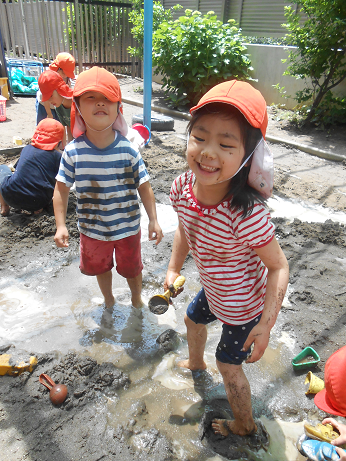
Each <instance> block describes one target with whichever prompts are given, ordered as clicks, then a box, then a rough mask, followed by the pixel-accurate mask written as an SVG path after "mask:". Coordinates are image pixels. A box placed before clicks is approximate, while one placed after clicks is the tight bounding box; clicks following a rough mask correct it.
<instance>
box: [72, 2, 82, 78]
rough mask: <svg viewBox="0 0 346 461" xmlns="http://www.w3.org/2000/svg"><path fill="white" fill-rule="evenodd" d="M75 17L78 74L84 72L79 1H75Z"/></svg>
mask: <svg viewBox="0 0 346 461" xmlns="http://www.w3.org/2000/svg"><path fill="white" fill-rule="evenodd" d="M74 17H75V19H76V41H77V53H78V61H77V62H78V71H79V72H78V73H79V74H80V73H81V72H83V56H82V46H81V30H80V20H79V5H78V0H74Z"/></svg>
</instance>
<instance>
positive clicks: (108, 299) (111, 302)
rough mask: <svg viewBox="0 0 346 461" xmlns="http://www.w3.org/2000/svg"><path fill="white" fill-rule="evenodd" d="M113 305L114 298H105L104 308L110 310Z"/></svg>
mask: <svg viewBox="0 0 346 461" xmlns="http://www.w3.org/2000/svg"><path fill="white" fill-rule="evenodd" d="M114 304H115V299H114V296H112V297H110V298H107V299H106V298H105V305H106V307H108V309H110V308H111V307H113V306H114Z"/></svg>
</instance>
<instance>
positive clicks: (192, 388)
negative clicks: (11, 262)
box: [0, 198, 346, 461]
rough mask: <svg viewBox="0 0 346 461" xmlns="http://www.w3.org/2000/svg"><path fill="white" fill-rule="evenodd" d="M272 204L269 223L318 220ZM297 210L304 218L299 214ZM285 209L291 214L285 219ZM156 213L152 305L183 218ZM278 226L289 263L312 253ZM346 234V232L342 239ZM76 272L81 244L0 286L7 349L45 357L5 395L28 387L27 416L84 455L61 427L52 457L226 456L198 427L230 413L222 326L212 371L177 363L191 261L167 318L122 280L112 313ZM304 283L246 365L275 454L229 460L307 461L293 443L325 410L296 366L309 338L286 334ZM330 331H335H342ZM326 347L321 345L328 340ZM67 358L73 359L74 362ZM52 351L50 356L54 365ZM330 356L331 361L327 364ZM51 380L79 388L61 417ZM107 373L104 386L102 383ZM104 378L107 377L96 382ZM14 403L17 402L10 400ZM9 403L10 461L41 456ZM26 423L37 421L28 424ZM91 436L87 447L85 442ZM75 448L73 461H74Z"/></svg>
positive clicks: (149, 278)
mask: <svg viewBox="0 0 346 461" xmlns="http://www.w3.org/2000/svg"><path fill="white" fill-rule="evenodd" d="M275 204H276V205H277V209H276V210H274V211H273V215H274V216H277V217H278V218H280V219H281V220H283V219H284V220H285V223H286V221H287V223H288V222H291V221H292V220H293V219H294V217H295V216H296V215H295V213H297V212H299V217H300V219H301V220H302V218H304V217H309V219H307V220H308V221H309V220H312V221H314V220H316V221H317V220H318V219H317V218H316V216H315V217H314V215H313V214H312V213H313V212H314V213H321V212H322V210H320V209H319V208H318V207H315V208H312V207H311V206H308V208H309V209H307V208H304V204H303V203H301V202H300V203H298V202H296V203H295V204H294V203H293V202H288V201H283V200H282V199H280V198H274V199H272V202H270V206H271V207H274V208H275ZM294 206H295V209H296V212H293V210H294ZM283 209H285V210H286V215H285V217H283V213H282V210H283ZM297 210H298V211H297ZM324 212H325V211H324ZM280 213H281V214H280ZM158 214H159V221H160V223H161V226H162V227H163V230H164V234H165V239H164V242H163V243H162V244H161V247H160V248H159V249H157V248H155V246H154V245H153V244H152V243H151V242H148V241H146V238H147V236H146V222H145V219H143V220H142V229H143V230H142V232H143V235H142V240H143V243H142V245H143V250H142V253H143V261H144V266H145V269H144V272H143V299H144V300H145V301H146V302H147V301H148V300H149V298H150V297H151V296H152V295H154V294H157V293H161V292H162V284H163V280H164V277H165V271H166V268H167V264H168V260H169V257H170V249H171V245H172V241H173V233H174V229H175V227H176V225H177V221H176V216H175V213H174V212H172V209H171V208H170V207H169V206H165V205H160V206H159V207H158ZM331 217H332V216H331V214H329V215H328V212H327V217H324V218H323V219H322V218H321V221H324V220H325V219H331ZM333 219H340V220H341V221H340V222H342V223H343V222H345V215H339V216H336V217H335V216H333ZM336 225H337V226H339V224H335V225H333V224H331V227H332V228H333V229H334V228H335V226H336ZM277 226H278V232H279V240H280V239H281V242H282V243H283V244H284V245H286V246H287V253H286V254H288V258H289V260H290V259H291V258H290V253H289V246H290V245H291V246H292V245H295V246H296V247H297V246H298V245H299V244H301V245H302V246H304V244H302V243H300V241H299V239H298V238H297V236H295V235H294V232H295V231H294V228H292V225H291V227H285V226H288V224H283V223H282V221H280V220H279V221H278V224H277ZM333 226H334V227H333ZM292 229H293V230H292ZM299 229H300V228H299ZM339 230H340V229H339ZM306 232H309V230H307V231H306ZM297 233H299V234H300V235H301V234H302V233H303V232H302V231H301V230H298V231H297ZM340 233H341V234H342V235H343V230H342V232H341V231H340V232H339V234H340ZM339 237H340V235H339ZM304 251H305V253H304V254H305V255H306V254H307V253H308V252H309V250H307V249H305V250H304ZM314 251H320V250H319V247H318V246H317V247H316V246H315V247H314V250H313V251H312V253H313V252H314ZM338 255H339V259H340V260H343V254H342V253H341V252H340V251H339V252H338ZM345 257H346V255H345ZM291 263H292V260H291ZM293 263H294V264H293V271H299V269H297V267H298V266H299V264H304V262H303V261H300V262H299V264H298V263H296V262H295V261H293ZM332 263H333V261H332V262H331V264H332ZM78 264H79V257H78V244H77V243H76V242H75V241H72V243H71V245H70V247H69V248H68V249H66V250H61V251H58V250H56V249H55V248H54V245H53V244H52V248H51V250H50V251H49V252H48V253H47V255H40V256H39V257H37V259H33V260H31V261H30V263H29V264H27V265H26V266H25V267H23V268H22V269H21V270H20V271H19V272H18V270H13V273H11V270H9V271H7V273H6V276H5V277H2V279H1V282H0V316H1V319H2V321H1V326H0V338H1V344H8V345H10V344H12V345H14V346H15V348H16V349H18V350H25V351H28V352H29V351H30V352H32V353H34V354H36V355H37V356H38V357H39V365H38V369H37V370H36V371H35V372H34V373H33V374H32V375H30V374H28V373H25V375H26V376H23V377H22V378H20V377H18V378H10V377H4V378H3V379H4V380H5V381H3V382H5V384H6V385H7V386H8V389H9V390H10V388H11V386H12V385H13V382H14V383H15V385H16V386H17V387H19V386H20V385H22V388H21V392H23V395H21V398H22V405H23V406H24V407H26V406H27V405H29V403H30V402H31V401H34V407H33V408H35V411H36V412H37V414H39V415H40V417H41V418H42V417H44V418H47V424H50V425H51V424H53V421H54V422H55V423H54V424H57V425H59V424H63V423H62V421H65V423H66V428H67V429H65V430H66V431H67V430H68V432H69V434H67V432H63V430H62V434H61V437H62V436H63V435H64V436H65V437H66V438H67V440H68V442H66V443H70V444H72V442H73V441H74V440H75V443H76V444H77V445H78V449H76V448H75V447H76V446H75V447H73V444H72V445H71V449H70V451H69V450H68V449H66V452H64V450H62V451H61V440H62V439H61V438H59V437H60V436H58V432H59V431H58V430H56V431H55V432H54V434H55V435H56V444H57V446H59V447H60V448H59V450H58V449H56V450H55V451H48V454H49V455H50V459H51V460H53V461H54V460H55V459H57V460H58V459H59V461H67V460H68V461H69V460H73V459H86V460H87V461H93V460H95V461H96V460H98V459H105V460H108V459H121V458H119V457H114V458H112V450H113V453H115V454H117V456H118V454H119V449H120V448H119V444H120V446H121V450H124V451H123V458H122V459H124V460H126V459H134V458H136V457H137V459H143V460H144V459H153V460H156V459H157V460H158V461H163V460H169V459H177V460H178V459H179V460H186V461H194V460H196V461H197V460H198V461H206V460H213V461H219V460H223V459H226V458H224V457H222V456H220V455H218V454H216V453H215V451H214V450H213V449H212V448H213V445H212V443H211V442H213V443H214V442H215V441H210V440H208V439H207V437H201V427H200V421H201V419H202V416H203V414H207V413H208V412H212V411H213V412H215V411H221V412H224V411H229V412H230V409H229V406H228V403H227V399H226V395H225V391H224V387H223V384H222V379H221V376H220V374H219V373H218V370H217V368H216V364H215V357H214V352H215V349H216V346H217V344H218V341H219V337H220V331H221V327H220V324H218V323H217V322H215V323H213V324H211V325H209V326H208V341H207V345H206V354H205V361H206V363H207V365H208V367H207V371H205V372H194V373H192V372H191V371H189V370H184V369H181V368H179V367H178V366H177V365H176V364H177V361H179V360H180V359H182V358H186V356H187V341H186V331H185V326H184V322H183V317H184V313H185V309H186V306H187V304H188V303H189V302H190V301H191V299H192V298H193V297H194V295H195V293H196V292H197V291H198V290H199V287H200V285H199V280H198V273H197V270H196V268H195V266H194V264H193V261H192V259H191V258H188V259H187V261H186V264H185V266H184V270H183V271H182V273H183V275H184V276H185V277H186V283H185V289H184V291H183V293H182V294H181V295H179V297H177V298H176V299H175V300H174V305H171V306H170V307H169V309H168V311H167V312H166V313H165V314H163V315H161V316H156V315H154V314H152V313H150V311H149V310H148V309H147V308H146V307H144V308H143V309H142V310H136V309H133V308H132V307H131V303H130V292H129V289H128V288H127V286H126V283H124V279H122V278H121V277H120V276H118V275H117V274H116V272H115V271H113V287H114V290H113V291H114V296H115V299H116V304H115V306H114V308H113V309H112V310H109V311H108V310H107V311H105V309H104V307H103V305H102V298H101V297H100V292H99V288H98V286H97V282H96V279H95V278H93V277H86V276H84V275H82V274H80V271H79V268H78ZM323 265H324V262H323V259H322V261H321V262H320V269H319V270H322V269H323V267H324V266H323ZM322 266H323V267H322ZM339 266H340V264H339ZM321 268H322V269H321ZM291 269H292V267H291ZM328 270H329V269H328ZM344 270H345V268H344ZM294 281H295V279H294V278H293V282H294ZM307 285H308V284H306V283H305V284H304V287H301V286H299V285H296V284H295V283H291V284H290V287H289V291H288V295H287V296H286V298H285V301H284V304H283V309H282V311H281V312H280V314H279V317H278V320H277V323H276V325H275V327H274V328H273V331H272V334H271V339H270V344H269V347H268V349H267V350H266V352H265V354H264V356H263V358H262V359H261V360H260V361H259V362H258V363H255V364H249V365H245V367H244V371H245V373H246V375H247V377H248V379H249V382H250V385H251V389H252V398H253V410H254V415H255V418H260V419H261V420H262V422H263V423H264V425H265V426H266V428H267V430H268V432H269V433H270V435H271V443H270V446H269V450H268V451H267V452H265V451H264V450H260V451H258V452H256V453H253V452H250V451H246V453H245V454H244V453H243V454H242V455H241V456H242V457H239V458H233V459H251V460H264V461H299V460H302V459H304V458H303V457H302V456H301V455H299V453H298V452H297V450H296V448H295V442H296V440H297V438H298V437H299V436H300V435H301V434H302V432H303V421H304V420H305V419H307V418H308V417H309V418H317V417H318V411H317V410H316V407H315V406H314V404H313V400H312V399H311V398H308V397H307V396H306V395H305V391H306V387H305V385H304V379H305V375H306V372H305V373H298V374H297V373H295V372H294V371H293V368H292V364H291V361H292V358H294V357H295V356H296V355H297V354H298V353H299V352H300V350H301V348H302V346H303V345H304V342H305V341H306V338H302V337H301V336H300V335H298V334H297V331H296V330H295V329H294V327H293V328H292V327H288V323H289V319H290V316H291V315H292V311H294V309H298V307H299V308H300V306H299V303H298V301H299V299H301V300H302V293H303V292H304V290H305V291H306V292H308V291H309V287H308V286H307ZM333 290H335V288H333ZM306 296H307V295H306ZM299 297H300V298H299ZM315 297H316V294H315ZM303 301H304V299H303V300H302V302H303ZM297 305H298V307H297ZM317 308H318V307H317ZM297 322H299V319H298V318H297ZM335 323H336V322H335ZM331 327H333V328H334V327H335V325H334V326H333V325H332V326H331ZM328 328H329V327H328ZM309 334H310V335H311V336H313V332H311V331H310V333H309ZM158 338H160V339H159V341H158ZM322 339H323V338H321V337H319V338H316V340H321V341H322ZM308 342H309V341H308ZM310 343H311V341H310ZM317 348H318V343H317ZM71 351H73V354H75V355H72V356H71V355H69V354H71ZM47 354H48V355H47ZM49 354H53V355H54V360H53V359H52V356H51V355H49ZM66 357H69V359H68V360H67V359H66ZM76 357H81V359H77V358H76ZM83 358H84V359H85V360H86V358H88V360H89V359H90V360H91V359H92V360H93V362H92V365H90V364H89V365H90V367H91V370H92V371H90V373H89V375H86V374H83V373H81V372H80V371H79V372H78V373H79V374H78V373H77V371H78V370H79V368H80V365H78V363H79V362H78V360H82V361H83ZM327 358H328V356H326V357H325V360H326V359H327ZM64 360H65V362H64ZM56 363H58V365H56ZM54 364H55V365H54ZM59 364H60V365H59ZM105 364H108V365H107V366H106V365H105ZM54 367H55V368H54ZM78 367H79V368H78ZM100 367H101V368H100ZM102 367H106V368H107V367H108V368H107V369H105V368H102ZM76 370H77V371H76ZM316 371H317V372H320V373H322V375H321V374H320V377H323V368H322V367H321V368H319V369H317V370H316ZM46 372H51V373H52V376H53V377H54V378H55V379H58V380H59V381H60V382H64V383H66V384H67V385H68V386H70V389H71V391H70V392H72V391H73V393H72V395H71V397H70V402H68V403H67V404H66V406H64V405H65V404H64V405H63V406H62V407H61V408H60V409H56V408H51V407H52V405H51V404H50V403H49V401H48V399H47V395H46V393H45V390H44V388H43V387H42V388H40V385H39V384H38V379H37V378H38V374H39V373H46ZM106 375H107V376H108V378H109V379H108V378H107V379H108V381H107V380H105V378H104V376H106ZM88 376H89V378H90V379H89V378H88V379H89V381H88V379H87V377H88ZM96 376H98V377H99V378H97V379H98V380H97V379H96ZM100 376H103V378H102V379H101V378H100ZM120 378H121V379H120ZM16 380H17V384H16ZM114 382H117V383H118V384H119V383H120V384H119V385H118V387H117V388H116V392H115V391H111V389H112V386H111V385H110V383H114ZM95 383H96V384H95ZM97 383H98V384H97ZM83 389H85V390H84V391H83ZM90 389H92V391H91V390H90ZM4 390H6V387H5V388H3V389H2V392H3V393H4ZM88 392H90V396H89V400H88V402H89V403H88V406H83V405H84V404H83V403H82V401H83V398H86V397H85V396H86V395H89V394H88ZM3 395H4V394H3ZM83 396H84V397H83ZM8 398H10V397H8ZM9 402H11V404H12V405H17V403H16V402H14V401H11V400H9ZM2 405H3V409H4V411H5V413H6V414H7V413H8V415H7V416H6V417H5V419H6V418H8V421H9V422H11V424H8V427H7V429H6V431H5V434H7V436H9V434H10V435H12V436H13V435H14V436H16V437H17V438H16V443H15V446H16V447H17V448H16V450H17V453H18V456H17V455H13V456H12V457H9V458H8V459H9V460H19V459H22V458H21V457H20V456H19V454H20V455H21V456H24V455H25V453H29V451H30V450H31V454H32V450H34V449H33V448H32V445H31V442H28V438H27V437H26V436H25V430H24V428H21V426H20V424H19V423H18V424H17V423H16V422H15V421H16V420H15V418H14V416H13V415H12V416H11V409H10V404H8V407H6V399H5V405H4V404H2ZM68 405H70V407H68ZM47 415H48V416H47ZM31 417H32V415H31ZM26 418H29V416H28V415H26ZM78 418H79V419H78ZM81 418H82V420H83V418H84V419H85V432H84V435H83V432H81V430H80V422H81V421H80V419H81ZM77 421H79V422H77ZM95 421H97V423H96V422H95ZM100 421H102V424H101V422H100ZM16 424H17V426H16ZM30 424H31V423H30ZM15 426H16V429H14V427H15ZM77 426H78V431H77ZM9 427H12V429H11V430H12V431H13V433H11V432H9V431H10V429H9ZM95 427H96V429H97V430H96V435H95V432H94V431H95ZM36 430H37V431H40V430H41V429H40V428H36ZM59 430H60V429H59ZM97 431H99V435H97ZM41 432H42V430H41ZM3 437H5V436H4V435H3ZM97 437H99V439H100V440H101V439H102V440H103V441H104V442H105V444H106V445H105V444H103V445H102V446H101V444H99V442H97V443H96V442H95V443H96V445H97V447H98V448H97V450H96V448H95V456H94V455H93V456H91V454H90V453H91V452H90V444H91V443H92V442H91V439H95V438H97ZM86 439H88V440H89V439H90V440H89V441H88V442H85V440H86ZM83 440H84V442H85V443H84V445H83ZM106 442H107V443H106ZM99 445H100V446H99ZM43 446H44V444H43V445H42V446H41V448H40V450H39V456H38V451H37V452H36V455H37V458H35V457H34V456H33V457H31V458H26V459H30V460H31V459H32V460H33V459H40V461H41V460H45V459H46V457H45V455H43V454H42V453H43V448H42V447H43ZM105 446H107V447H108V448H107V449H106V448H105ZM36 450H37V449H36ZM71 450H72V451H71ZM74 450H76V456H77V457H74V456H73V454H71V453H73V451H74ZM102 450H103V451H102ZM121 450H120V451H121ZM34 452H35V450H34ZM102 453H103V455H102ZM136 454H137V455H136ZM82 455H83V456H84V458H83V456H82ZM102 456H104V458H103V457H102ZM146 456H147V457H146ZM47 459H49V458H48V455H47Z"/></svg>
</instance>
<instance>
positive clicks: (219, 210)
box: [165, 80, 289, 439]
mask: <svg viewBox="0 0 346 461" xmlns="http://www.w3.org/2000/svg"><path fill="white" fill-rule="evenodd" d="M190 112H191V114H192V119H191V121H190V123H189V126H188V133H189V139H188V145H187V162H188V165H189V167H190V170H189V171H188V172H186V173H184V174H182V175H180V176H179V177H178V178H176V179H175V181H174V182H173V185H172V188H171V193H170V199H171V203H172V205H173V207H174V209H175V211H176V212H177V213H178V217H179V226H178V229H177V230H176V233H175V237H174V242H173V248H172V255H171V259H170V262H169V266H168V271H167V275H166V280H165V287H166V288H167V287H168V286H169V285H170V284H171V283H173V281H174V280H175V279H176V277H177V276H178V275H180V270H181V268H182V266H183V263H184V260H185V258H186V256H187V254H188V252H189V251H191V254H192V256H193V258H194V261H195V263H196V266H197V268H198V271H199V275H200V280H201V283H202V289H201V290H200V292H199V293H198V294H197V296H196V297H195V299H194V300H193V301H192V302H191V304H190V305H189V306H188V308H187V312H186V315H185V323H186V326H187V340H188V348H189V358H188V359H187V360H185V361H183V362H180V363H179V365H180V366H181V367H185V368H189V369H190V370H198V369H199V370H204V369H205V368H206V363H205V361H204V357H203V354H204V348H205V344H206V339H207V329H206V325H207V324H208V323H210V322H213V321H215V320H216V319H218V320H220V321H221V322H222V336H221V339H220V342H219V344H218V347H217V350H216V362H217V366H218V369H219V371H220V373H221V375H222V377H223V381H224V385H225V389H226V393H227V397H228V401H229V404H230V406H231V408H232V411H233V416H234V420H214V421H213V424H212V425H213V429H214V432H215V433H220V434H222V435H227V434H228V433H230V432H232V433H234V434H238V435H240V436H248V435H254V436H256V435H259V436H260V438H261V439H263V438H267V437H268V434H267V433H266V431H265V428H264V426H263V425H262V423H261V422H260V421H256V422H255V421H254V419H253V415H252V406H251V390H250V385H249V382H248V380H247V378H246V376H245V374H244V371H243V369H242V362H244V361H245V362H246V363H252V362H256V361H257V360H259V359H260V358H261V357H262V355H263V353H264V351H265V349H266V347H267V346H268V342H269V335H270V330H271V329H272V328H273V326H274V324H275V321H276V318H277V315H278V313H279V311H280V308H281V304H282V301H283V298H284V296H285V292H286V288H287V284H288V275H289V268H288V264H287V260H286V258H285V255H284V254H283V252H282V250H281V248H280V246H279V245H278V242H277V240H276V238H275V236H274V226H273V224H272V223H271V221H270V214H269V212H268V211H267V209H266V207H265V205H264V201H265V198H267V197H268V196H270V194H271V192H272V186H273V184H272V178H273V172H272V168H273V165H272V157H271V154H270V152H269V149H268V147H267V145H266V143H265V141H264V136H265V133H266V127H267V121H268V119H267V107H266V102H265V100H264V98H263V97H262V95H261V94H260V93H259V92H258V91H257V90H255V89H254V88H253V87H252V86H251V85H250V84H248V83H245V82H240V81H236V80H232V81H228V82H224V83H221V84H219V85H217V86H215V87H214V88H212V89H211V90H210V91H208V92H207V93H206V94H205V95H204V96H203V97H202V98H201V100H200V101H199V103H198V105H197V106H195V107H193V108H192V109H191V111H190ZM251 346H253V350H252V352H251Z"/></svg>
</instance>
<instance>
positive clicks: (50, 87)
mask: <svg viewBox="0 0 346 461" xmlns="http://www.w3.org/2000/svg"><path fill="white" fill-rule="evenodd" d="M38 86H39V88H40V91H41V93H42V102H45V101H48V99H49V98H50V97H51V96H52V94H53V91H54V90H56V91H57V92H58V93H59V94H60V96H62V97H63V98H68V99H71V98H72V95H73V90H72V88H70V87H69V86H68V85H66V83H65V82H64V80H63V78H62V77H61V76H60V75H59V74H58V73H57V72H55V71H54V70H46V71H44V72H42V74H41V75H40V76H39V78H38Z"/></svg>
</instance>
